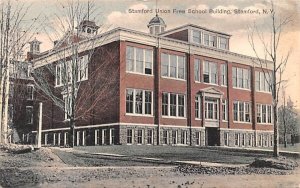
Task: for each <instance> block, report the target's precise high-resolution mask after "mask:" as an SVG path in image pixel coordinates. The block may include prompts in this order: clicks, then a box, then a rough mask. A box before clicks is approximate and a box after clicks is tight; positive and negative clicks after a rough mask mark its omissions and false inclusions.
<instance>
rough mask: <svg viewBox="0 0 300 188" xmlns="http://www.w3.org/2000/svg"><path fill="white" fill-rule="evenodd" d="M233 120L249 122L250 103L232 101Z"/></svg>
mask: <svg viewBox="0 0 300 188" xmlns="http://www.w3.org/2000/svg"><path fill="white" fill-rule="evenodd" d="M233 121H236V122H251V103H249V102H242V101H234V102H233Z"/></svg>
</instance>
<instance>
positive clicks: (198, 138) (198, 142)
mask: <svg viewBox="0 0 300 188" xmlns="http://www.w3.org/2000/svg"><path fill="white" fill-rule="evenodd" d="M196 145H197V146H200V145H201V132H200V131H198V132H196Z"/></svg>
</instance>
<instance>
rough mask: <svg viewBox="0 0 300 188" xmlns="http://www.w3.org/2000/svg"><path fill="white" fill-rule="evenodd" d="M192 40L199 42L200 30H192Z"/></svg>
mask: <svg viewBox="0 0 300 188" xmlns="http://www.w3.org/2000/svg"><path fill="white" fill-rule="evenodd" d="M193 42H194V43H197V44H201V33H200V31H196V30H193Z"/></svg>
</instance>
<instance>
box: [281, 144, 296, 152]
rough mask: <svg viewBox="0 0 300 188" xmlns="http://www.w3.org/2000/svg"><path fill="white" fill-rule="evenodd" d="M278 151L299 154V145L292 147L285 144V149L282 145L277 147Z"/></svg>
mask: <svg viewBox="0 0 300 188" xmlns="http://www.w3.org/2000/svg"><path fill="white" fill-rule="evenodd" d="M279 148H280V151H294V152H300V143H297V144H295V145H294V146H292V144H287V147H286V148H285V147H284V145H283V144H280V145H279Z"/></svg>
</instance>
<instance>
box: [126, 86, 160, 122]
mask: <svg viewBox="0 0 300 188" xmlns="http://www.w3.org/2000/svg"><path fill="white" fill-rule="evenodd" d="M127 90H133V107H132V108H133V112H132V113H131V112H127V109H126V102H127ZM136 90H140V91H142V103H143V104H142V114H139V113H136V112H135V108H136ZM145 92H151V114H145V111H146V110H145V109H146V105H145V104H146V98H145V96H146V95H145ZM153 100H154V99H153V91H151V90H143V89H132V88H127V89H126V90H125V112H126V115H134V116H150V117H152V116H153V103H154V102H153Z"/></svg>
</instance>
